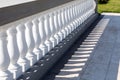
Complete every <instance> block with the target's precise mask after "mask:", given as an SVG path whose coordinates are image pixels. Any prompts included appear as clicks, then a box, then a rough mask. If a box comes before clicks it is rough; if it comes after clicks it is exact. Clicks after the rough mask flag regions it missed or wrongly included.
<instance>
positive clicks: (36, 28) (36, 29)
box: [32, 19, 43, 61]
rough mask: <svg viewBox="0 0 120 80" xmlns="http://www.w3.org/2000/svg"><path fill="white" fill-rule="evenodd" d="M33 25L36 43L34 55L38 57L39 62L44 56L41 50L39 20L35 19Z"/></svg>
mask: <svg viewBox="0 0 120 80" xmlns="http://www.w3.org/2000/svg"><path fill="white" fill-rule="evenodd" d="M32 23H33V37H34V41H35V48H34V53H35V55H36V56H37V61H38V60H39V59H40V58H41V57H42V56H43V55H42V50H41V49H40V48H39V46H40V44H41V37H40V33H39V20H38V19H34V20H32Z"/></svg>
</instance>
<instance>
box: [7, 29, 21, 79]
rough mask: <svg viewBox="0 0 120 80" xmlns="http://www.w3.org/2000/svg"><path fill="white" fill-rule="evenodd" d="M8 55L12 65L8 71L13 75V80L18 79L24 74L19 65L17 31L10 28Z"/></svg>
mask: <svg viewBox="0 0 120 80" xmlns="http://www.w3.org/2000/svg"><path fill="white" fill-rule="evenodd" d="M7 33H8V53H9V56H10V65H9V67H8V69H9V70H10V72H11V73H13V78H14V79H17V78H18V77H19V76H20V75H21V74H22V67H20V66H19V65H18V63H17V61H18V59H19V55H20V54H19V50H18V45H17V38H16V34H17V30H16V29H15V28H9V29H8V31H7Z"/></svg>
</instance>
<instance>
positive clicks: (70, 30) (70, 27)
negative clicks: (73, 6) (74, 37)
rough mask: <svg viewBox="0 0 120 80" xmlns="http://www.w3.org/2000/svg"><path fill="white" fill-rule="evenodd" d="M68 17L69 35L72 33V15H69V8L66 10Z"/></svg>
mask: <svg viewBox="0 0 120 80" xmlns="http://www.w3.org/2000/svg"><path fill="white" fill-rule="evenodd" d="M66 16H67V28H68V33H71V32H72V26H71V25H70V23H71V22H70V13H69V7H67V8H66Z"/></svg>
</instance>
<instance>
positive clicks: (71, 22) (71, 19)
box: [69, 6, 74, 31]
mask: <svg viewBox="0 0 120 80" xmlns="http://www.w3.org/2000/svg"><path fill="white" fill-rule="evenodd" d="M69 13H70V25H71V29H72V31H73V30H74V24H73V16H72V6H70V10H69Z"/></svg>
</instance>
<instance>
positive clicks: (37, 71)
mask: <svg viewBox="0 0 120 80" xmlns="http://www.w3.org/2000/svg"><path fill="white" fill-rule="evenodd" d="M98 16H99V14H98V13H94V14H93V15H91V16H90V17H89V18H88V19H87V20H86V21H85V22H84V23H82V24H81V25H80V26H79V27H77V28H76V29H75V30H74V31H72V33H70V34H69V35H68V36H67V37H66V38H65V39H63V40H62V41H61V42H60V43H59V44H58V45H57V46H55V47H54V48H53V49H52V50H51V51H50V52H48V53H47V54H46V55H45V56H44V57H43V58H42V59H40V60H39V61H38V62H37V63H36V64H35V65H33V66H32V67H31V68H30V69H29V70H27V71H26V72H25V73H24V74H23V75H22V76H20V77H19V78H18V79H17V80H40V79H41V78H42V77H43V76H44V75H45V74H46V73H47V72H48V71H49V70H50V68H51V67H52V66H53V65H54V64H55V63H56V62H57V61H58V60H59V59H60V58H61V56H62V55H63V54H64V53H65V52H66V51H67V50H68V49H69V48H70V47H71V46H72V45H73V44H74V42H75V41H76V40H77V39H78V37H79V36H80V35H81V34H82V33H83V32H84V31H85V30H86V29H87V28H88V27H89V26H91V25H92V23H93V22H94V21H95V20H96V19H97V18H98Z"/></svg>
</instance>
